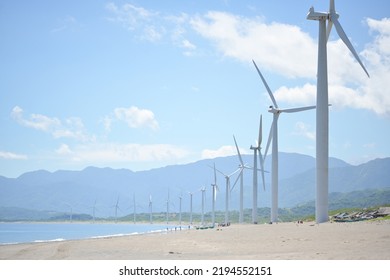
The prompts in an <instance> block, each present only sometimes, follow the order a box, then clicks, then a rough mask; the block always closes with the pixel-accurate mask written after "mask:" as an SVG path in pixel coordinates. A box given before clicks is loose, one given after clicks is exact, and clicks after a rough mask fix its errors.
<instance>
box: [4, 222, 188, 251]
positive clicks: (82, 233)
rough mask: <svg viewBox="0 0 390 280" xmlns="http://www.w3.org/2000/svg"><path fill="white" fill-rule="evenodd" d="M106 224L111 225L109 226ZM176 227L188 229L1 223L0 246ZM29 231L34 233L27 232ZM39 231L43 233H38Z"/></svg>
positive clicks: (125, 224) (160, 230)
mask: <svg viewBox="0 0 390 280" xmlns="http://www.w3.org/2000/svg"><path fill="white" fill-rule="evenodd" d="M4 224H8V225H6V226H5V228H1V226H3V225H4ZM35 225H37V226H38V227H36V226H35ZM42 225H44V226H45V227H42ZM51 225H53V226H54V227H51ZM15 226H16V227H15ZM46 226H49V227H46ZM58 226H60V227H58ZM102 226H103V227H102ZM107 226H108V227H109V228H107ZM118 227H119V228H118ZM176 228H177V230H187V229H188V226H177V225H174V224H171V225H166V224H160V223H156V224H148V223H139V224H132V223H83V222H78V223H66V222H61V223H58V222H54V223H51V222H31V221H28V222H19V221H18V222H10V223H0V238H1V242H0V248H1V246H5V245H18V244H35V243H46V242H60V241H77V240H80V241H81V240H87V239H101V238H110V237H126V236H133V235H142V234H153V233H165V232H167V231H174V230H176ZM3 230H4V233H6V232H14V233H20V234H21V236H22V237H20V238H15V237H11V236H10V235H9V236H7V235H5V236H2V235H1V234H3ZM30 231H31V232H32V233H34V234H32V235H31V234H28V233H29V232H30ZM46 231H47V232H51V234H46V233H45V232H46ZM40 232H41V233H43V234H39V233H40ZM36 233H38V234H36ZM5 240H7V241H5Z"/></svg>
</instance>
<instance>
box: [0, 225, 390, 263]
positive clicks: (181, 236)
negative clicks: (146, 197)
mask: <svg viewBox="0 0 390 280" xmlns="http://www.w3.org/2000/svg"><path fill="white" fill-rule="evenodd" d="M0 259H2V260H47V259H55V260H66V259H69V260H124V259H126V260H135V259H137V260H159V259H161V260H175V259H176V260H181V259H182V260H197V259H199V260H203V259H206V260H207V259H214V260H226V259H230V260H232V259H241V260H249V259H252V260H256V259H258V260H289V259H295V260H311V259H319V260H357V259H362V260H389V259H390V221H388V220H387V221H365V222H355V223H330V222H329V223H324V224H319V225H318V224H315V223H304V224H297V223H279V224H273V225H269V224H262V225H248V224H245V225H231V226H230V227H222V228H214V229H206V230H195V229H193V230H183V231H176V232H175V231H172V232H168V233H163V234H161V233H158V234H145V235H134V236H124V237H112V238H102V239H87V240H75V241H60V242H44V243H27V244H16V245H1V246H0Z"/></svg>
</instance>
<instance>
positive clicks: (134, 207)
mask: <svg viewBox="0 0 390 280" xmlns="http://www.w3.org/2000/svg"><path fill="white" fill-rule="evenodd" d="M130 207H131V206H130ZM136 218H137V204H136V202H135V193H133V222H134V224H135V223H136Z"/></svg>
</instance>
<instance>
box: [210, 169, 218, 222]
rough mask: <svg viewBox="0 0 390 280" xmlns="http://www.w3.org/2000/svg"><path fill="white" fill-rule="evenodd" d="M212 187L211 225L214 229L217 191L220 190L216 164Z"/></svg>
mask: <svg viewBox="0 0 390 280" xmlns="http://www.w3.org/2000/svg"><path fill="white" fill-rule="evenodd" d="M211 187H212V192H213V196H212V214H211V223H212V225H213V227H214V226H215V202H216V200H217V190H218V185H217V171H216V169H215V163H214V183H213V184H211Z"/></svg>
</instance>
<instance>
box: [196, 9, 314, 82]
mask: <svg viewBox="0 0 390 280" xmlns="http://www.w3.org/2000/svg"><path fill="white" fill-rule="evenodd" d="M191 25H192V27H193V29H194V30H195V31H196V32H198V33H199V34H200V35H201V36H203V37H205V38H207V39H209V40H211V41H212V42H214V43H215V45H216V47H217V49H218V50H219V51H220V52H221V53H222V54H223V55H224V56H227V57H232V58H235V59H238V60H240V61H243V62H246V63H247V62H250V61H251V60H252V59H255V60H256V62H257V63H258V65H259V66H260V65H261V67H262V68H264V67H265V68H268V69H272V70H274V71H277V72H280V73H283V75H285V76H289V77H310V78H312V77H315V74H316V59H315V57H316V51H317V47H316V42H315V41H314V40H313V39H312V38H311V37H310V36H309V35H308V34H307V33H304V32H303V31H301V29H300V28H299V27H297V26H294V25H288V24H283V23H277V22H273V23H271V24H267V23H265V22H264V21H263V19H262V18H260V17H257V18H245V17H240V16H236V15H233V14H230V13H225V12H208V13H207V14H206V15H204V16H198V17H195V18H193V19H192V20H191Z"/></svg>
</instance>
